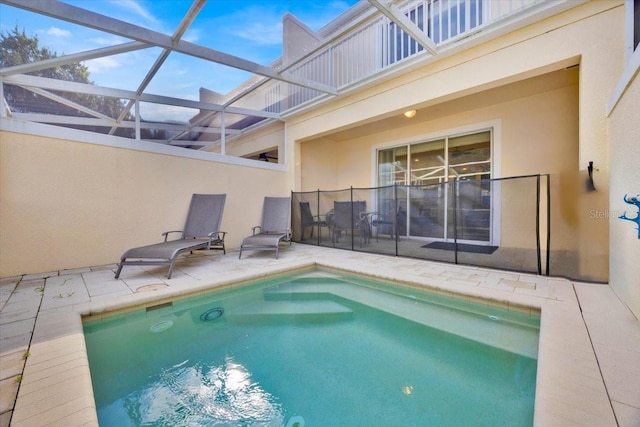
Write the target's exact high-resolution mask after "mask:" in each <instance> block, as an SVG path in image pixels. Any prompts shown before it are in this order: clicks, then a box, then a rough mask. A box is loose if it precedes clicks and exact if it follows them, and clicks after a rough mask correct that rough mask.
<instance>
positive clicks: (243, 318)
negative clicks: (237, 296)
mask: <svg viewBox="0 0 640 427" xmlns="http://www.w3.org/2000/svg"><path fill="white" fill-rule="evenodd" d="M226 315H227V319H228V320H229V321H230V322H252V321H256V320H258V321H268V320H279V319H287V320H292V319H293V320H297V321H303V322H328V321H338V320H348V319H351V318H352V316H353V311H352V310H351V309H350V308H348V307H345V306H343V305H341V304H338V303H337V302H334V301H326V300H319V301H317V300H316V301H259V302H253V303H251V304H248V305H244V306H240V307H235V308H233V309H232V310H229V311H228V312H227V314H226Z"/></svg>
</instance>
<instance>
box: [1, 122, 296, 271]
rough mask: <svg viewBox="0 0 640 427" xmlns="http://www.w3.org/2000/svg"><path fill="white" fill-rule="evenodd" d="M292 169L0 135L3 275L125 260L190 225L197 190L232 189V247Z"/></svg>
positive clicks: (228, 217)
mask: <svg viewBox="0 0 640 427" xmlns="http://www.w3.org/2000/svg"><path fill="white" fill-rule="evenodd" d="M286 177H287V172H282V171H273V170H265V169H254V168H251V167H245V166H238V165H230V164H224V163H218V162H214V161H205V160H197V159H190V158H183V157H175V156H169V155H163V154H153V153H147V152H141V151H136V150H130V149H124V148H115V147H109V146H102V145H94V144H87V143H79V142H73V141H68V140H61V139H52V138H45V137H39V136H31V135H27V134H20V133H13V132H4V131H0V201H1V203H0V277H7V276H13V275H20V274H28V273H41V272H47V271H53V270H58V269H68V268H78V267H86V266H92V265H102V264H109V263H115V262H117V261H119V258H120V255H121V254H122V252H124V250H126V249H127V248H130V247H133V246H139V245H143V244H149V243H154V242H156V241H159V239H160V238H161V236H160V234H161V233H162V232H163V231H167V230H179V229H181V228H182V226H183V224H184V220H185V217H186V212H187V208H188V204H189V200H190V197H191V194H192V193H226V194H227V201H226V206H225V215H224V217H223V220H222V228H223V230H224V231H228V232H229V235H228V238H227V239H228V240H227V244H228V246H229V247H231V248H233V247H238V246H239V245H240V239H241V238H242V237H245V236H246V235H248V234H250V233H251V227H252V226H254V225H257V224H259V222H260V214H261V208H262V199H263V197H264V196H287V195H289V194H290V191H291V188H290V186H289V185H288V180H287V178H286Z"/></svg>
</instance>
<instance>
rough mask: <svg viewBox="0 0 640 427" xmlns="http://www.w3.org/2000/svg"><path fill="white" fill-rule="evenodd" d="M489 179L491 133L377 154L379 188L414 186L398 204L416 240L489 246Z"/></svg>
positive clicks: (446, 139)
mask: <svg viewBox="0 0 640 427" xmlns="http://www.w3.org/2000/svg"><path fill="white" fill-rule="evenodd" d="M490 178H491V132H490V131H484V132H479V133H474V134H468V135H462V136H456V137H447V138H441V139H437V140H432V141H427V142H421V143H417V144H413V145H410V146H402V147H395V148H391V149H387V150H380V151H379V152H378V183H379V185H392V184H399V185H403V184H404V185H410V186H411V187H409V189H408V191H407V192H406V193H404V194H403V195H402V197H399V199H400V200H399V203H400V206H401V209H404V211H405V212H406V215H405V216H404V217H405V218H406V224H403V227H402V228H403V229H406V233H407V234H408V235H410V236H414V237H426V238H431V239H436V240H451V241H452V240H454V239H456V240H462V241H474V242H490V241H491V191H490V190H491V188H490V185H491V184H490V181H489V179H490ZM454 182H455V185H454ZM454 187H455V188H454ZM454 195H455V199H454ZM454 225H455V227H454ZM405 235H406V234H405Z"/></svg>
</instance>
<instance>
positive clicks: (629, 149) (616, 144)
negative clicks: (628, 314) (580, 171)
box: [597, 75, 640, 319]
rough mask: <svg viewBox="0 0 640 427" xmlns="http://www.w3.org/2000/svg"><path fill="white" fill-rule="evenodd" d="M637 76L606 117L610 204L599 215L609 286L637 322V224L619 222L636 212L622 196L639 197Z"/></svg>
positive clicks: (639, 266) (639, 265) (639, 315)
mask: <svg viewBox="0 0 640 427" xmlns="http://www.w3.org/2000/svg"><path fill="white" fill-rule="evenodd" d="M639 118H640V75H636V77H635V79H633V80H632V82H631V84H630V85H629V87H628V89H627V90H626V92H625V93H624V95H623V97H622V98H621V99H620V102H619V103H618V104H617V106H616V107H615V109H614V110H613V112H612V113H611V115H610V117H609V141H610V152H611V204H610V206H609V209H608V210H607V211H604V212H597V214H599V221H602V222H608V223H609V225H610V230H611V231H610V236H611V239H610V241H609V251H610V253H611V276H610V284H611V287H612V288H613V289H614V291H615V292H616V293H617V294H618V296H619V297H620V299H622V300H623V301H624V302H625V303H626V304H627V305H628V306H629V308H630V309H631V310H632V311H633V313H634V314H635V316H636V317H637V318H639V319H640V263H639V262H638V261H639V260H640V238H639V237H638V233H639V232H638V225H637V224H635V223H633V222H631V221H626V220H622V219H619V218H618V217H619V216H620V215H622V213H623V212H626V215H627V216H628V217H630V218H635V217H636V215H640V213H639V209H638V208H637V207H635V206H632V205H630V204H627V203H625V202H624V201H623V200H622V198H623V197H624V196H625V195H629V196H640V126H638V123H639Z"/></svg>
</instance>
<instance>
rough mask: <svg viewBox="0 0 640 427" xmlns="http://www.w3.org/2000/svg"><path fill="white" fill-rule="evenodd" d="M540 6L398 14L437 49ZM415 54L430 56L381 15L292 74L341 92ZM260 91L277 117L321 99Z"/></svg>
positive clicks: (408, 7)
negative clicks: (418, 30)
mask: <svg viewBox="0 0 640 427" xmlns="http://www.w3.org/2000/svg"><path fill="white" fill-rule="evenodd" d="M542 1H544V0H411V1H407V2H405V3H404V4H402V5H401V6H400V7H399V9H400V11H401V12H402V13H403V14H404V15H405V16H406V17H407V18H408V19H409V20H410V21H411V22H413V23H414V24H415V25H416V26H417V27H418V28H419V29H420V30H421V31H422V32H424V34H425V35H426V36H428V37H429V38H430V39H431V40H432V41H433V42H434V43H435V44H436V46H441V45H443V44H446V43H455V41H457V40H460V39H464V38H466V37H468V36H469V35H470V34H473V33H475V32H479V31H481V30H482V29H483V28H484V27H487V26H488V25H490V24H492V23H495V22H496V21H499V20H502V19H505V18H506V17H508V16H511V15H513V14H514V13H516V12H519V11H522V10H524V9H527V8H529V7H531V6H533V5H535V4H538V3H541V2H542ZM547 1H548V0H547ZM417 55H430V53H429V52H427V51H426V50H425V49H424V48H423V47H422V46H421V45H420V44H419V43H418V42H417V41H416V40H414V39H413V38H411V36H410V35H409V34H407V33H406V32H405V31H403V30H402V29H401V28H400V27H399V26H398V25H397V24H396V23H395V22H394V21H392V20H391V19H389V18H387V17H386V16H378V17H377V18H376V19H374V20H370V21H367V22H364V23H363V24H362V25H361V26H359V27H358V28H355V29H353V30H352V31H350V32H349V33H348V34H345V35H344V36H343V37H341V38H340V39H338V40H336V41H335V42H334V43H331V44H330V45H329V46H326V47H325V48H324V49H322V50H320V51H318V52H317V53H316V54H315V55H313V56H312V57H310V58H308V59H306V60H304V61H303V62H302V63H300V64H297V65H296V66H295V67H293V68H291V69H290V70H289V72H290V73H291V74H293V75H295V76H297V77H300V78H304V79H308V80H312V81H316V82H319V83H322V84H326V85H329V86H333V87H336V88H337V89H338V90H340V89H343V88H345V87H348V86H349V85H353V84H356V83H358V82H361V81H362V80H364V79H367V78H369V77H371V76H373V75H374V74H376V73H379V72H381V71H383V70H385V69H387V68H389V67H392V66H394V65H396V64H399V63H401V62H403V61H406V60H407V59H409V58H413V57H415V56H417ZM257 92H258V93H256V95H258V96H261V97H262V99H263V100H264V101H263V102H264V106H263V107H262V108H264V109H265V110H267V111H270V112H276V113H283V112H286V111H287V110H291V109H293V108H296V107H299V106H301V105H303V104H305V103H307V102H310V101H313V100H314V99H316V98H318V97H320V96H321V95H322V93H321V92H318V91H315V90H313V89H308V88H302V87H298V86H295V85H291V84H289V83H285V82H273V83H272V84H267V85H265V86H264V87H263V88H261V89H260V90H259V91H257ZM255 101H256V100H255V99H254V100H253V102H255ZM254 106H255V104H254Z"/></svg>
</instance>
